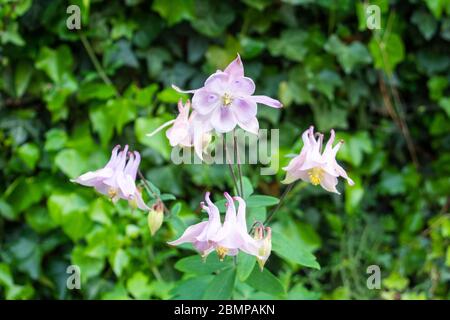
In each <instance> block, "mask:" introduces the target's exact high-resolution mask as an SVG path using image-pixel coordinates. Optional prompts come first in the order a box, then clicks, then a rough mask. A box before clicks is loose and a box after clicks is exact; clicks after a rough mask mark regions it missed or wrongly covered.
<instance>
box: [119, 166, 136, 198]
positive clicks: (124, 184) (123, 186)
mask: <svg viewBox="0 0 450 320" xmlns="http://www.w3.org/2000/svg"><path fill="white" fill-rule="evenodd" d="M116 179H117V180H116V181H117V185H118V186H119V188H120V191H121V192H122V194H123V195H124V196H125V198H126V199H130V197H131V196H132V195H133V194H134V193H135V192H136V184H135V182H134V179H133V178H132V177H131V176H130V175H129V174H124V173H123V172H119V173H118V174H117V177H116Z"/></svg>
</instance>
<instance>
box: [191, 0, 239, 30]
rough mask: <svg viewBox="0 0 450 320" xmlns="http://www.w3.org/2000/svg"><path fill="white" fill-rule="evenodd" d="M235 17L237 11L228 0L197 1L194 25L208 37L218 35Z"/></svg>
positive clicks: (192, 22) (192, 23)
mask: <svg viewBox="0 0 450 320" xmlns="http://www.w3.org/2000/svg"><path fill="white" fill-rule="evenodd" d="M234 19H235V12H234V10H233V8H232V7H231V5H230V4H229V3H228V2H227V1H202V0H196V1H195V16H194V17H193V19H192V21H191V25H192V27H193V28H194V29H195V30H196V31H198V32H199V33H201V34H204V35H205V36H207V37H211V38H214V37H218V36H220V35H221V34H222V33H224V31H225V30H226V28H227V27H228V26H229V25H230V24H231V23H232V22H233V20H234Z"/></svg>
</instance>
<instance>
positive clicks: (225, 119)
mask: <svg viewBox="0 0 450 320" xmlns="http://www.w3.org/2000/svg"><path fill="white" fill-rule="evenodd" d="M236 123H237V121H236V118H235V117H234V115H233V112H232V111H231V108H230V107H220V108H217V109H216V110H215V111H214V113H213V114H212V117H211V125H212V126H213V127H214V129H216V131H217V132H220V133H225V132H229V131H231V130H233V129H234V128H235V127H236Z"/></svg>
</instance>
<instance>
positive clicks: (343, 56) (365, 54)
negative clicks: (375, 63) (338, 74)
mask: <svg viewBox="0 0 450 320" xmlns="http://www.w3.org/2000/svg"><path fill="white" fill-rule="evenodd" d="M324 48H325V50H327V51H328V52H331V53H332V54H334V55H335V56H336V58H337V60H338V61H339V63H340V65H341V66H342V67H343V68H344V71H345V73H347V74H349V73H351V72H353V70H354V69H355V67H356V66H360V65H364V64H369V63H371V62H372V59H371V57H370V54H369V51H368V50H367V49H366V47H365V46H364V45H363V44H362V43H361V42H358V41H355V42H352V43H351V44H350V45H348V46H347V45H345V44H344V43H342V41H341V40H340V39H339V38H338V37H337V36H336V35H332V36H331V37H330V38H329V39H328V42H327V43H326V44H325V47H324Z"/></svg>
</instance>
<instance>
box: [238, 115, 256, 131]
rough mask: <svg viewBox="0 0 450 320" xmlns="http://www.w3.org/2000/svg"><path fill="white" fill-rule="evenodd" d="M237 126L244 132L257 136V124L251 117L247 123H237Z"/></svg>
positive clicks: (254, 118)
mask: <svg viewBox="0 0 450 320" xmlns="http://www.w3.org/2000/svg"><path fill="white" fill-rule="evenodd" d="M238 125H239V126H240V127H241V128H242V129H244V130H245V131H248V132H250V133H253V134H256V135H257V134H258V130H259V122H258V119H257V118H256V117H253V118H252V119H250V120H249V121H247V122H240V121H238Z"/></svg>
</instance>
